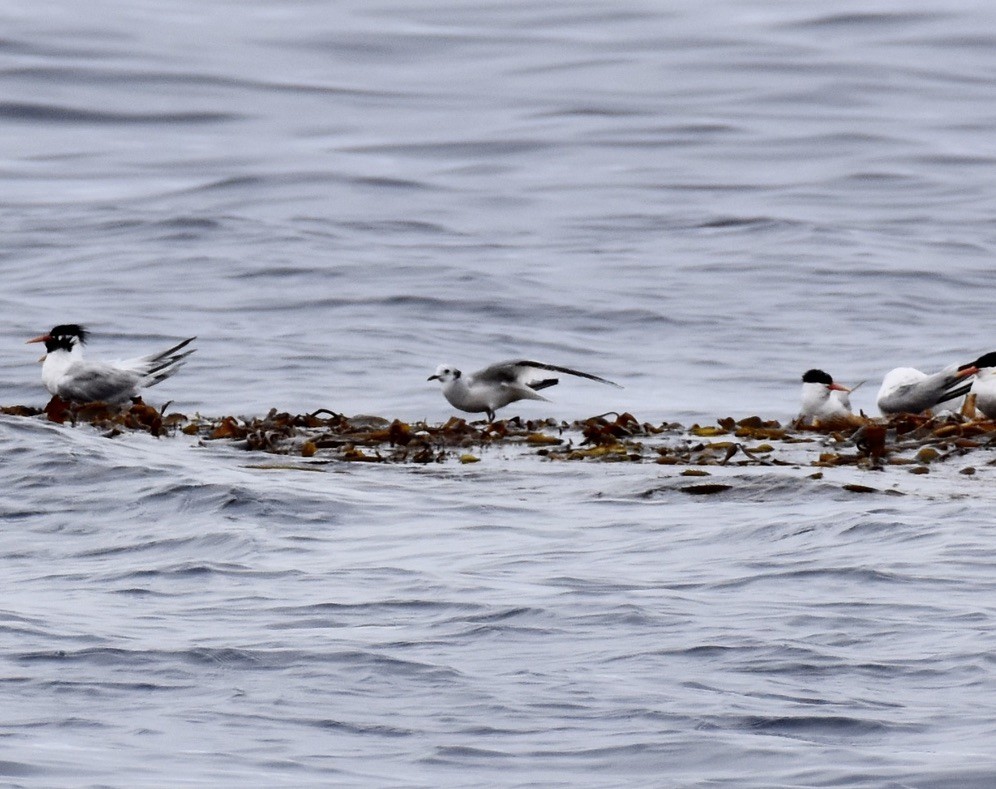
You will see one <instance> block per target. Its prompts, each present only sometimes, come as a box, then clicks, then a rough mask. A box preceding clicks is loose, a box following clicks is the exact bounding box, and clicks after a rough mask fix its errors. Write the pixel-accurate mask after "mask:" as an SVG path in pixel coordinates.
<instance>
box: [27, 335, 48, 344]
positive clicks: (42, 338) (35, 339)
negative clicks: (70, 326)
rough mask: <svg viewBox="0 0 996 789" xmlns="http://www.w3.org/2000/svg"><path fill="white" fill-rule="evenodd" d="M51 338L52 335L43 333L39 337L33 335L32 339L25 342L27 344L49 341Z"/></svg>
mask: <svg viewBox="0 0 996 789" xmlns="http://www.w3.org/2000/svg"><path fill="white" fill-rule="evenodd" d="M51 339H52V336H51V335H49V334H41V335H39V336H37V337H32V338H31V339H30V340H28V341H27V342H25V343H24V344H25V345H27V344H28V343H30V342H48V341H49V340H51Z"/></svg>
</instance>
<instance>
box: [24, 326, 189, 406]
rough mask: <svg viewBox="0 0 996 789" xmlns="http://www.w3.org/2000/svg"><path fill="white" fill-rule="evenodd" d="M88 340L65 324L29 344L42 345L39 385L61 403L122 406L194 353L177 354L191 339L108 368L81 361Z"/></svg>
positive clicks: (86, 334) (83, 332)
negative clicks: (67, 401) (55, 396)
mask: <svg viewBox="0 0 996 789" xmlns="http://www.w3.org/2000/svg"><path fill="white" fill-rule="evenodd" d="M88 337H89V332H88V331H87V330H86V329H84V328H83V327H82V326H79V325H77V324H75V323H65V324H61V325H59V326H56V327H55V328H54V329H52V331H50V332H49V333H48V334H43V335H41V336H40V337H35V338H33V339H30V340H28V342H43V343H45V349H46V351H47V352H46V354H45V356H43V357H42V359H41V361H42V362H43V364H42V383H44V384H45V388H46V389H48V391H49V392H51V393H52V394H53V395H57V396H58V397H61V398H62V399H63V400H73V401H76V402H81V403H86V402H92V401H96V400H102V401H104V402H108V403H122V402H125V401H127V400H129V399H131V398H133V397H137V396H138V390H139V389H141V388H142V387H144V386H154V385H155V384H157V383H159V382H160V381H164V380H166V379H167V378H169V377H170V376H171V375H173V373H175V372H176V371H177V370H179V369H180V367H182V366H183V363H184V362H183V360H184V359H186V358H187V357H188V356H190V354H192V353H193V352H194V349H193V348H192V349H190V350H189V351H185V352H183V353H178V351H180V350H181V349H182V348H184V347H186V346H187V345H189V344H190V343H191V342H193V341H194V340H195V339H197V338H196V337H190V338H188V339H186V340H184V341H183V342H181V343H179V344H178V345H174V346H173V347H172V348H168V349H167V350H165V351H163V352H162V353H155V354H150V355H149V356H139V357H137V358H135V359H127V360H125V361H122V362H115V363H113V364H110V363H108V362H91V361H87V360H85V359H84V358H83V345H84V343H86V341H87V338H88Z"/></svg>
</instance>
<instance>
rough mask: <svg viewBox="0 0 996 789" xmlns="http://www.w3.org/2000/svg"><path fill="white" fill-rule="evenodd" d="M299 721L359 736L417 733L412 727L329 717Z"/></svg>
mask: <svg viewBox="0 0 996 789" xmlns="http://www.w3.org/2000/svg"><path fill="white" fill-rule="evenodd" d="M299 722H300V723H303V724H305V725H307V726H314V727H315V728H317V729H324V730H326V731H333V732H337V733H341V734H356V735H361V736H367V735H373V736H375V737H411V736H413V735H415V734H416V733H417V732H416V731H415V730H414V729H407V728H401V727H398V726H390V725H387V724H363V723H355V722H347V721H341V720H333V719H331V718H321V719H317V720H302V721H299Z"/></svg>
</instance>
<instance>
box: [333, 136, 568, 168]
mask: <svg viewBox="0 0 996 789" xmlns="http://www.w3.org/2000/svg"><path fill="white" fill-rule="evenodd" d="M552 147H553V144H552V143H548V142H545V141H543V140H511V139H509V140H498V139H496V140H481V141H457V142H434V143H429V142H425V143H408V144H403V145H402V144H394V143H385V144H383V145H360V146H352V147H349V148H345V149H344V150H346V151H347V152H349V153H374V154H391V155H394V156H411V157H415V158H418V159H454V160H457V161H461V162H463V161H466V160H471V159H492V158H505V157H508V156H520V155H522V154H527V153H540V152H542V151H546V150H548V149H550V148H552Z"/></svg>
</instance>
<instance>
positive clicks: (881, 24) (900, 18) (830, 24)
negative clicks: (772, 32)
mask: <svg viewBox="0 0 996 789" xmlns="http://www.w3.org/2000/svg"><path fill="white" fill-rule="evenodd" d="M951 17H952V15H951V14H941V13H929V12H918V11H894V12H891V11H890V12H876V11H867V12H858V13H839V14H826V15H823V16H817V17H813V18H810V19H802V20H797V21H792V22H783V23H780V24H778V25H776V27H777V28H780V29H783V30H809V31H813V32H815V33H825V32H828V31H845V32H854V31H862V30H875V29H898V28H901V27H904V26H909V25H923V24H936V23H939V22H942V21H944V20H946V19H950V18H951Z"/></svg>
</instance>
